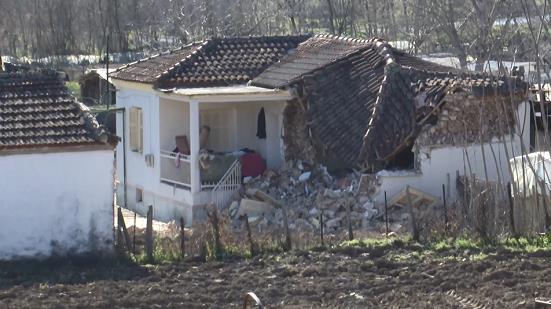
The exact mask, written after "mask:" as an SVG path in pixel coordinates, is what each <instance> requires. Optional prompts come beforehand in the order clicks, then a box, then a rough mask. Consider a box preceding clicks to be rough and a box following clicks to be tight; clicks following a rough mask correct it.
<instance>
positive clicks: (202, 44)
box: [155, 38, 213, 81]
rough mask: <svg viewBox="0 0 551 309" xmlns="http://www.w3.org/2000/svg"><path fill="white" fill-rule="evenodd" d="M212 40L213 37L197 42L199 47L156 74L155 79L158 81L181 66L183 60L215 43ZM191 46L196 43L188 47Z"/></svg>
mask: <svg viewBox="0 0 551 309" xmlns="http://www.w3.org/2000/svg"><path fill="white" fill-rule="evenodd" d="M212 42H213V40H212V38H211V39H207V40H204V41H203V42H201V43H199V44H197V45H199V47H198V48H197V49H195V50H194V51H193V52H191V53H190V54H189V55H186V56H185V57H184V58H183V59H180V61H178V63H176V64H174V65H173V66H171V67H170V68H168V69H167V70H165V71H164V72H162V73H161V74H159V75H157V76H155V79H156V80H157V81H158V80H159V79H160V78H161V77H163V76H165V75H167V74H169V73H170V72H171V71H172V70H174V69H175V68H177V67H179V66H180V65H181V64H182V62H185V61H186V60H188V59H190V58H191V57H193V56H195V55H197V54H198V53H200V52H201V51H202V50H203V48H205V47H206V46H207V45H212V44H213V43H212ZM191 46H194V45H188V47H191Z"/></svg>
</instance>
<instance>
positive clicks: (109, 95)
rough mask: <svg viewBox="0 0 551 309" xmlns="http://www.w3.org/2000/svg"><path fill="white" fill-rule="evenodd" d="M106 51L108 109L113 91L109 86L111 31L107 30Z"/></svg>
mask: <svg viewBox="0 0 551 309" xmlns="http://www.w3.org/2000/svg"><path fill="white" fill-rule="evenodd" d="M107 31H109V28H107ZM106 45H107V46H106V52H107V57H106V59H105V79H106V80H105V89H106V96H107V110H109V104H111V91H109V90H110V88H111V87H109V32H107V44H106Z"/></svg>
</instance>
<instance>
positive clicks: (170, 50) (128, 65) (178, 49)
mask: <svg viewBox="0 0 551 309" xmlns="http://www.w3.org/2000/svg"><path fill="white" fill-rule="evenodd" d="M204 42H205V41H193V42H191V43H188V44H184V45H181V46H179V47H176V48H173V49H169V50H167V51H164V52H159V53H157V54H153V55H151V56H149V57H146V58H142V59H139V60H136V61H133V62H129V63H127V64H125V65H123V66H120V67H119V68H117V69H116V70H115V71H113V72H111V74H116V73H118V72H120V71H122V70H124V69H127V68H128V67H130V66H132V65H135V64H137V63H142V62H145V61H149V60H151V59H155V58H157V57H160V56H164V55H170V54H172V53H174V52H176V51H182V50H184V48H188V47H193V46H196V45H200V44H202V43H204Z"/></svg>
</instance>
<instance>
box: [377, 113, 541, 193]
mask: <svg viewBox="0 0 551 309" xmlns="http://www.w3.org/2000/svg"><path fill="white" fill-rule="evenodd" d="M528 115H529V114H527V113H526V105H525V104H521V105H520V106H519V109H518V112H517V117H518V118H517V119H518V121H517V126H516V130H515V131H516V133H514V134H513V136H506V137H504V138H503V139H502V140H498V139H494V140H493V141H492V143H486V144H484V146H483V147H482V146H481V145H480V144H473V145H467V146H464V147H451V146H449V147H437V148H434V147H421V148H420V149H419V154H418V160H419V167H418V170H417V171H397V172H387V171H381V172H379V173H378V174H377V179H378V182H379V183H380V187H379V188H378V191H377V193H376V194H375V196H374V202H376V203H384V192H385V191H386V193H387V197H388V199H389V200H390V199H392V197H393V196H394V195H395V194H397V193H399V192H400V191H401V190H403V189H405V188H406V186H408V185H409V186H410V187H413V188H416V189H419V190H421V191H423V192H426V193H429V194H431V195H434V196H436V197H438V198H440V199H441V198H442V184H444V185H445V186H446V191H449V193H447V194H446V195H447V198H448V197H449V198H451V200H454V199H456V198H457V188H456V179H457V177H456V175H457V173H459V175H465V174H467V175H472V174H474V175H476V177H477V178H480V179H483V180H486V174H487V177H488V180H489V181H498V180H499V181H501V182H502V183H507V182H509V181H511V175H510V171H509V166H508V162H509V159H510V158H512V157H514V156H518V155H520V154H521V153H522V151H523V146H522V143H524V147H525V148H524V149H528V145H529V142H530V138H529V134H530V132H529V131H530V130H529V126H527V121H528V118H526V117H528ZM483 152H484V153H483ZM484 157H485V158H486V160H484ZM484 161H485V162H486V168H485V164H484ZM448 175H449V178H450V181H449V183H448Z"/></svg>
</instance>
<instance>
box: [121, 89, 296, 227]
mask: <svg viewBox="0 0 551 309" xmlns="http://www.w3.org/2000/svg"><path fill="white" fill-rule="evenodd" d="M117 89H118V90H117V107H118V108H125V109H126V110H127V111H128V110H129V108H131V107H140V108H142V111H143V152H142V153H140V152H133V151H130V150H129V149H130V147H129V115H128V113H126V114H125V117H126V119H125V124H126V132H125V133H126V136H125V138H124V139H123V140H124V141H125V143H126V149H127V152H126V154H127V155H126V175H127V176H126V178H127V179H126V181H125V179H124V156H123V143H119V144H118V146H117V175H118V179H119V183H120V185H119V186H118V188H117V201H118V203H119V204H120V205H122V206H124V205H126V206H127V207H128V208H129V209H132V210H135V211H137V212H138V213H140V214H143V215H145V214H146V212H147V209H148V206H150V205H151V206H153V216H154V218H155V219H157V220H162V221H169V220H174V219H176V220H177V219H179V218H180V217H184V218H185V220H186V222H187V224H192V220H193V218H194V217H195V215H196V213H195V212H194V208H198V209H200V208H201V206H203V204H205V203H206V202H208V201H210V192H199V193H195V194H192V193H191V192H190V191H189V190H186V189H183V188H175V187H172V186H170V185H168V184H166V183H162V182H161V181H160V178H161V160H164V159H161V157H160V150H168V151H172V150H173V149H174V147H175V141H174V137H175V136H176V135H187V136H188V139H190V136H189V134H190V133H189V132H190V124H189V119H190V115H189V113H190V109H189V103H188V102H186V101H181V100H178V98H176V99H169V98H166V97H162V98H160V97H159V96H160V93H158V92H156V91H154V90H153V89H150V88H147V87H146V86H144V85H128V84H124V83H121V84H117ZM284 105H285V102H283V101H273V102H272V101H262V102H255V101H252V102H231V103H230V102H223V101H222V102H210V103H209V102H201V103H200V105H199V109H200V112H201V113H203V112H208V111H212V110H218V111H221V112H222V114H223V115H225V116H227V117H228V119H229V120H231V121H229V122H228V123H230V124H231V125H230V127H229V128H228V129H229V131H230V132H231V136H230V137H231V138H229V139H228V141H229V143H226V145H225V146H224V147H220V145H209V148H212V149H215V150H221V151H231V150H236V149H240V148H243V147H248V148H251V149H254V150H256V151H258V152H259V153H260V154H261V155H262V156H263V157H264V158H265V159H266V161H267V163H268V166H269V167H277V166H280V165H281V164H282V162H283V151H282V141H281V127H282V117H281V113H282V110H283V107H284ZM261 107H264V109H265V112H266V128H267V138H266V139H262V140H260V139H258V138H256V136H255V135H256V127H257V116H258V112H259V111H260V108H261ZM203 124H206V125H213V124H210V123H201V125H203ZM117 135H118V136H121V137H122V135H123V113H122V112H119V113H117ZM212 139H213V140H216V138H215V137H213V138H212ZM146 155H153V156H154V161H155V164H154V165H153V166H148V165H147V163H146V160H145V156H146ZM197 168H198V167H197ZM125 183H126V188H127V200H126V201H125V199H124V184H125ZM137 190H141V192H143V194H142V197H143V200H142V201H141V202H138V201H137V199H136V196H137V194H136V192H137Z"/></svg>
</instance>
